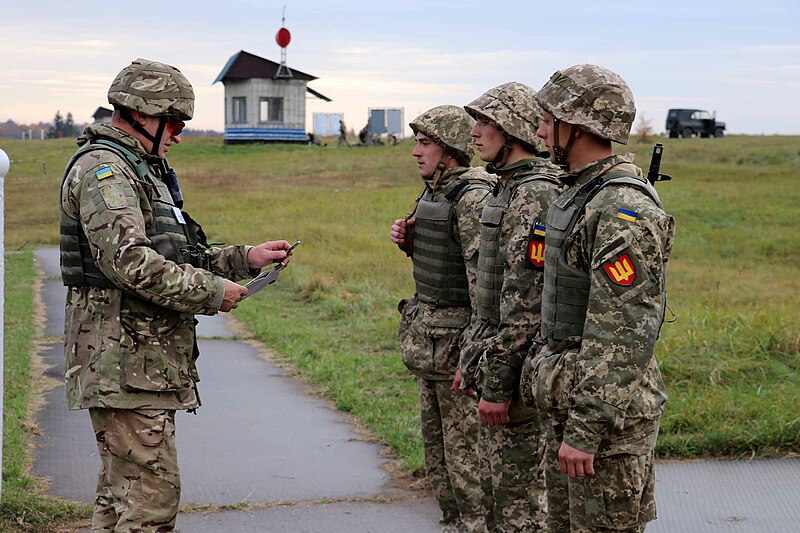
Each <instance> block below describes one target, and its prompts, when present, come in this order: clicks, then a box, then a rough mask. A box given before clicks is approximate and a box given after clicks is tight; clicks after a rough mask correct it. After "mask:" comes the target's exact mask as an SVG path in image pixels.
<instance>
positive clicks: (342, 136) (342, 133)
mask: <svg viewBox="0 0 800 533" xmlns="http://www.w3.org/2000/svg"><path fill="white" fill-rule="evenodd" d="M343 144H344V145H345V146H348V147H349V146H350V142H349V141H348V140H347V126H345V125H344V120H341V119H340V120H339V146H341V145H343Z"/></svg>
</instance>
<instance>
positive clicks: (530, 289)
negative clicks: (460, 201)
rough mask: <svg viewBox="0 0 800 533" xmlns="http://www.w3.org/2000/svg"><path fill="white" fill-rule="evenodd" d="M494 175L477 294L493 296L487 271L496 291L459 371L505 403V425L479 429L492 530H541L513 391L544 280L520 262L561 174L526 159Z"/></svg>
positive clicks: (526, 418) (535, 465) (530, 424)
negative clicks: (488, 249)
mask: <svg viewBox="0 0 800 533" xmlns="http://www.w3.org/2000/svg"><path fill="white" fill-rule="evenodd" d="M494 172H495V173H497V174H498V184H497V186H496V187H495V191H494V193H493V195H492V198H490V199H489V201H488V202H487V207H485V208H484V212H483V214H482V218H481V222H482V227H481V249H482V250H483V248H484V247H485V246H487V244H488V242H490V241H493V242H495V243H496V246H497V248H496V255H495V256H494V257H490V256H488V255H484V254H483V252H481V255H480V257H479V259H478V262H479V268H478V281H477V283H478V289H477V290H478V291H482V290H485V291H486V292H487V293H489V292H492V289H491V285H492V284H493V281H492V279H493V276H492V275H489V274H488V272H491V271H494V272H495V274H496V275H497V276H499V277H500V279H502V286H501V287H495V288H494V291H493V292H494V299H495V300H496V301H495V302H494V303H493V304H492V307H493V308H492V309H491V310H488V309H487V307H488V306H485V305H484V306H482V305H481V304H480V303H479V306H478V313H479V320H478V321H476V323H475V324H474V325H473V326H472V327H471V328H470V331H469V332H467V333H466V335H465V337H468V338H469V342H468V344H467V346H466V347H465V348H464V350H463V351H462V356H461V370H462V374H463V376H464V379H465V381H466V383H465V385H464V386H469V385H471V384H477V386H478V387H479V389H480V394H481V397H482V398H484V399H485V400H487V401H490V402H495V403H500V402H506V401H511V407H510V409H509V417H510V422H509V423H508V424H505V425H502V426H483V427H482V428H481V431H482V434H481V447H482V450H481V451H482V453H483V454H485V457H486V459H485V460H486V461H488V463H489V468H490V471H491V476H490V481H491V486H485V487H484V490H485V491H491V494H492V498H491V501H492V506H493V512H492V514H493V517H494V527H495V528H496V530H497V531H535V530H540V529H541V526H542V525H543V523H544V521H545V512H546V507H545V503H546V499H545V494H544V478H543V475H542V471H541V465H540V463H541V457H542V449H541V444H542V441H541V438H540V432H539V425H538V419H537V417H536V413H535V410H533V409H526V408H524V407H523V406H522V405H521V403H520V402H519V398H518V395H517V393H516V388H517V382H518V379H519V371H520V368H521V366H522V362H523V359H524V355H525V353H526V352H527V350H528V347H529V346H530V344H531V341H532V339H533V338H534V336H535V335H536V333H537V332H538V327H539V305H540V302H541V286H542V279H543V278H542V276H543V274H542V270H541V269H540V268H536V267H534V265H533V264H531V262H530V260H529V259H528V256H527V248H528V243H529V239H530V235H531V225H532V224H533V222H534V221H535V220H536V219H537V218H538V217H543V216H544V213H545V212H546V211H547V207H548V205H549V204H550V202H552V201H553V200H554V199H555V198H556V197H557V196H558V192H559V190H560V188H561V187H560V185H559V182H558V176H559V175H560V174H561V171H560V169H558V167H555V166H554V165H552V164H551V163H550V162H548V161H546V160H544V159H541V158H526V159H522V160H520V161H517V162H515V163H513V164H510V165H508V166H507V167H504V168H502V169H499V170H498V169H495V170H494ZM489 206H491V207H494V208H499V209H490V208H489ZM489 212H492V213H493V214H492V215H491V216H490V215H489V214H488V213H489ZM498 216H499V217H498ZM498 271H501V273H498Z"/></svg>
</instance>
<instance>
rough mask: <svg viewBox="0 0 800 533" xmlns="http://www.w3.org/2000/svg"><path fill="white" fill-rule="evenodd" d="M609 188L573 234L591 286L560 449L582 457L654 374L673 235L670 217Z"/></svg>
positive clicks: (632, 193)
mask: <svg viewBox="0 0 800 533" xmlns="http://www.w3.org/2000/svg"><path fill="white" fill-rule="evenodd" d="M611 189H612V188H609V189H608V191H609V192H606V191H602V192H601V193H600V194H598V197H596V198H595V199H594V200H593V201H592V203H591V204H590V205H589V206H588V207H587V212H586V216H585V219H586V220H587V223H586V224H585V225H584V226H583V227H582V231H581V234H580V235H578V238H579V239H581V240H584V241H585V243H586V244H585V246H579V247H578V248H582V249H585V250H588V251H589V253H586V254H584V256H583V258H582V260H580V261H578V262H580V263H585V264H586V265H588V267H589V275H590V282H591V286H590V294H589V302H588V310H587V314H586V322H585V326H584V332H583V339H582V344H581V350H580V352H579V354H578V359H577V364H576V375H575V381H574V383H575V385H574V388H573V390H572V393H571V395H570V410H569V416H568V420H567V425H566V427H565V432H564V442H566V443H567V444H569V445H570V446H572V447H574V448H577V449H579V450H581V451H583V452H586V453H596V451H597V448H598V446H599V444H600V440H601V439H602V438H603V436H605V435H607V434H609V432H611V431H613V430H614V429H617V430H619V429H622V427H623V426H624V423H625V414H626V410H627V408H628V406H629V405H630V403H631V400H632V399H633V397H634V396H635V395H641V394H642V390H643V387H644V386H646V385H647V382H648V381H650V380H651V379H650V378H651V376H650V375H649V374H648V373H649V372H653V369H655V371H656V372H657V366H656V365H655V364H654V360H653V351H654V348H655V343H656V339H657V337H658V332H659V329H660V327H661V322H662V318H663V311H664V305H665V302H664V299H663V298H664V297H663V294H664V292H663V289H664V283H665V279H664V271H665V269H664V263H665V261H666V259H667V256H668V254H669V249H670V247H671V243H672V236H673V233H674V220H673V219H672V217H671V216H669V215H667V214H665V213H664V212H663V211H661V209H659V208H658V207H657V206H656V205H655V204H654V203H653V202H652V201H651V200H650V199H649V198H648V197H646V196H645V195H644V194H643V193H641V192H640V191H638V190H636V189H633V188H630V187H619V188H617V187H614V188H613V189H617V190H616V191H615V192H611ZM601 195H602V196H601ZM592 206H599V207H592ZM576 259H578V258H576ZM659 379H660V378H659ZM653 401H655V400H653Z"/></svg>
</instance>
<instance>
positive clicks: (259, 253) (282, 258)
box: [247, 241, 292, 269]
mask: <svg viewBox="0 0 800 533" xmlns="http://www.w3.org/2000/svg"><path fill="white" fill-rule="evenodd" d="M290 246H291V244H289V242H288V241H268V242H265V243H262V244H259V245H258V246H253V247H252V248H250V251H249V252H248V253H247V266H249V267H250V268H252V269H256V268H262V267H265V266H267V265H269V264H271V263H283V264H284V265H288V264H289V261H290V258H291V257H292V254H291V253H289V254H287V253H286V250H288V249H289V247H290Z"/></svg>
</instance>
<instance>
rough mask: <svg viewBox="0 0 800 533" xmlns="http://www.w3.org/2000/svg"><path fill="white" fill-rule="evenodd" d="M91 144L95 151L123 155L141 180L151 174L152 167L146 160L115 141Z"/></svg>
mask: <svg viewBox="0 0 800 533" xmlns="http://www.w3.org/2000/svg"><path fill="white" fill-rule="evenodd" d="M90 144H91V146H92V147H94V148H95V149H100V150H109V151H111V152H115V153H117V154H118V155H122V156H123V157H124V158H125V160H126V161H128V163H129V164H130V165H131V167H132V168H133V169H134V170H136V174H137V175H138V176H139V178H142V179H143V178H144V177H145V176H147V174H149V173H150V167H149V166H148V165H147V162H146V161H145V160H144V159H142V158H141V157H139V156H138V155H136V154H135V153H134V152H133V151H132V150H129V149H128V148H125V147H124V146H122V145H120V144H117V143H115V142H114V141H109V140H108V139H98V140H95V141H91V142H90ZM87 151H88V150H87Z"/></svg>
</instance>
